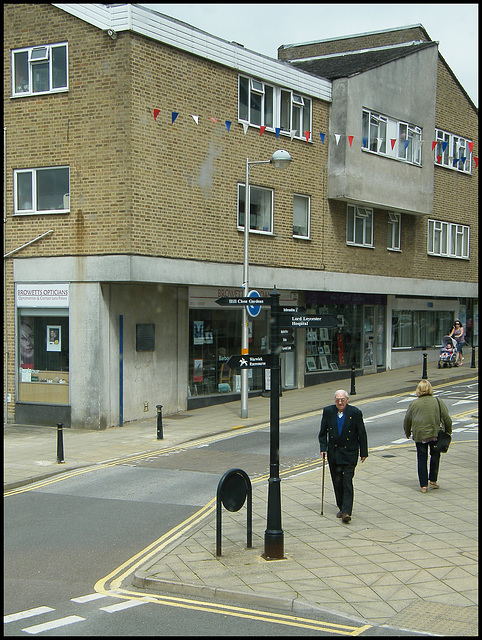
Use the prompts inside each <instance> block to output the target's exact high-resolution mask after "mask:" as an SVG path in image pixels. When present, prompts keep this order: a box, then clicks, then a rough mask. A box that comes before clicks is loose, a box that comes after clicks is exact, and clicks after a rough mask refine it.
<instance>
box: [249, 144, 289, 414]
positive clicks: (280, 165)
mask: <svg viewBox="0 0 482 640" xmlns="http://www.w3.org/2000/svg"><path fill="white" fill-rule="evenodd" d="M290 162H291V156H290V154H289V153H288V152H287V151H285V150H284V149H278V151H275V152H274V153H273V155H272V156H271V159H270V160H258V161H255V162H250V161H249V158H246V182H245V188H244V192H245V195H244V262H243V290H244V297H246V298H247V297H248V294H249V285H248V264H249V229H250V226H251V211H250V208H251V205H250V193H249V171H250V169H251V167H252V166H253V165H255V164H272V165H273V166H274V167H275V169H284V168H286V167H287V166H288V165H289V163H290ZM248 351H249V348H248V310H247V307H246V305H245V306H244V307H243V325H242V327H241V355H243V356H244V355H247V354H248ZM247 417H248V370H247V369H246V368H245V369H241V418H247Z"/></svg>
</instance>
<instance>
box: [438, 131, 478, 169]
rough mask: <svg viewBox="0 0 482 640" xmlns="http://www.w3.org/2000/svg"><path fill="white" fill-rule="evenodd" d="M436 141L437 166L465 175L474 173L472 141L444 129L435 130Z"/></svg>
mask: <svg viewBox="0 0 482 640" xmlns="http://www.w3.org/2000/svg"><path fill="white" fill-rule="evenodd" d="M435 140H436V141H437V144H436V146H435V149H434V156H435V158H434V161H435V164H437V165H439V166H442V167H447V168H448V169H453V170H454V171H461V172H463V173H471V172H472V147H473V142H472V141H470V140H467V139H466V138H461V137H460V136H456V135H454V134H452V133H448V132H447V131H442V129H436V130H435Z"/></svg>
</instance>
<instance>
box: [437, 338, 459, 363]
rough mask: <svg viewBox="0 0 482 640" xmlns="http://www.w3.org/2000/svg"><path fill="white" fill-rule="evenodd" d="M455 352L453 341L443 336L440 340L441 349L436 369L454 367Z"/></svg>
mask: <svg viewBox="0 0 482 640" xmlns="http://www.w3.org/2000/svg"><path fill="white" fill-rule="evenodd" d="M456 360H457V350H456V344H455V340H454V339H453V338H451V337H450V336H444V337H443V338H442V348H441V349H440V355H439V361H438V368H439V369H441V368H442V366H444V367H456V366H457V363H456Z"/></svg>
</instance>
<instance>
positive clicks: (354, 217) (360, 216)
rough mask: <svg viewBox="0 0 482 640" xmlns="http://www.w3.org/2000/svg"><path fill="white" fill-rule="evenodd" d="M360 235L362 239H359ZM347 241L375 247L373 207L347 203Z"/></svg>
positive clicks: (351, 243)
mask: <svg viewBox="0 0 482 640" xmlns="http://www.w3.org/2000/svg"><path fill="white" fill-rule="evenodd" d="M360 232H361V233H360ZM360 235H361V240H359V239H358V237H359V236H360ZM346 243H347V244H348V245H352V246H356V247H367V248H370V249H372V248H373V209H370V208H368V207H358V206H356V205H353V204H349V205H347V209H346Z"/></svg>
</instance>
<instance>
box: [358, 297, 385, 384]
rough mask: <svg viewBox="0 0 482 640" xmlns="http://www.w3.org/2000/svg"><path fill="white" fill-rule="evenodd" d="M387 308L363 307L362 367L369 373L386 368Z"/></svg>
mask: <svg viewBox="0 0 482 640" xmlns="http://www.w3.org/2000/svg"><path fill="white" fill-rule="evenodd" d="M385 344H386V343H385V307H384V306H381V305H364V306H363V338H362V358H361V361H362V367H363V371H366V372H367V373H375V372H376V370H377V367H378V368H380V367H384V366H385Z"/></svg>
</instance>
